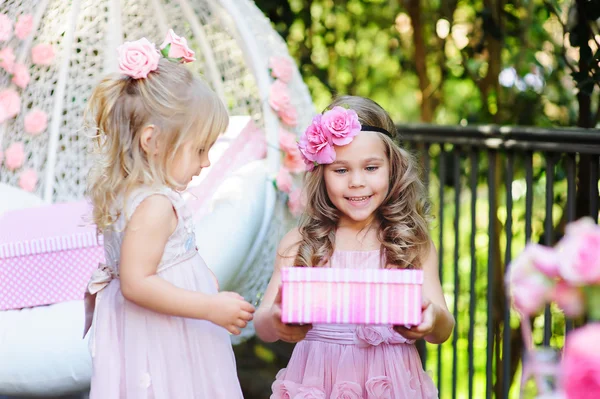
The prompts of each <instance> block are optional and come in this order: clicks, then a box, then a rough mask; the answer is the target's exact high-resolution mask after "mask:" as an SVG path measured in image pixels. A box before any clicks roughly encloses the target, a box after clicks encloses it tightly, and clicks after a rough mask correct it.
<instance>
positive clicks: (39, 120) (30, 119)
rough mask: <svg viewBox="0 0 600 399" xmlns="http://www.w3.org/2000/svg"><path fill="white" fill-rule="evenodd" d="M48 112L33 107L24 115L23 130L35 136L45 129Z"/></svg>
mask: <svg viewBox="0 0 600 399" xmlns="http://www.w3.org/2000/svg"><path fill="white" fill-rule="evenodd" d="M47 126H48V114H46V113H45V112H44V111H42V110H40V109H33V110H31V112H29V113H28V114H27V115H26V116H25V132H27V133H29V134H31V135H33V136H37V135H38V134H40V133H42V132H43V131H44V130H46V127H47Z"/></svg>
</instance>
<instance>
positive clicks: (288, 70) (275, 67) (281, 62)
mask: <svg viewBox="0 0 600 399" xmlns="http://www.w3.org/2000/svg"><path fill="white" fill-rule="evenodd" d="M269 68H270V69H271V76H273V77H274V78H277V79H280V80H281V81H282V82H283V83H289V82H290V80H292V74H293V73H294V63H293V62H292V60H290V59H289V58H287V57H271V59H270V60H269Z"/></svg>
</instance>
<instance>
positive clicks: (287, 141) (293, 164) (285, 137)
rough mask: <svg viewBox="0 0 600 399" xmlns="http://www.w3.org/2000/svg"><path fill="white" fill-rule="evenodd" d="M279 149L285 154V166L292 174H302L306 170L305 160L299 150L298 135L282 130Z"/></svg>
mask: <svg viewBox="0 0 600 399" xmlns="http://www.w3.org/2000/svg"><path fill="white" fill-rule="evenodd" d="M279 148H281V150H282V151H283V152H284V154H285V155H284V158H283V166H285V167H286V168H287V169H289V171H290V172H292V173H300V172H302V171H303V170H304V168H305V166H304V160H303V159H302V154H301V153H300V150H299V149H298V143H297V142H296V135H295V134H294V133H290V132H288V131H287V130H284V129H281V130H280V132H279Z"/></svg>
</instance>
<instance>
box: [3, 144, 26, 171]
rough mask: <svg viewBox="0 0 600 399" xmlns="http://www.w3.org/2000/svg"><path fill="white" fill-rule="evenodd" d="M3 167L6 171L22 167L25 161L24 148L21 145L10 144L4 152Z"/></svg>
mask: <svg viewBox="0 0 600 399" xmlns="http://www.w3.org/2000/svg"><path fill="white" fill-rule="evenodd" d="M4 158H5V160H4V165H6V168H7V169H8V170H15V169H18V168H20V167H21V165H23V161H24V160H25V147H24V146H23V143H20V142H19V143H12V144H11V145H10V146H8V148H7V149H6V150H5V151H4Z"/></svg>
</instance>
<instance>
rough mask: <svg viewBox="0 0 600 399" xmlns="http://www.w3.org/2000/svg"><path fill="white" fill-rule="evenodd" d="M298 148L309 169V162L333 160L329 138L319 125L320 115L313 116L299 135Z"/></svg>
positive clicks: (333, 154) (328, 161)
mask: <svg viewBox="0 0 600 399" xmlns="http://www.w3.org/2000/svg"><path fill="white" fill-rule="evenodd" d="M298 148H299V149H300V152H301V153H302V155H303V156H304V158H305V160H306V161H309V162H306V163H307V165H308V167H309V170H310V169H312V168H311V167H310V164H311V163H314V162H316V163H319V164H327V163H332V162H333V161H335V151H334V149H333V145H332V144H331V142H330V138H329V136H328V135H327V133H326V132H325V131H323V129H322V127H321V115H316V116H315V117H314V118H313V121H312V123H311V125H310V126H309V127H308V129H306V132H305V133H304V134H303V135H302V136H301V137H300V142H299V143H298Z"/></svg>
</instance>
